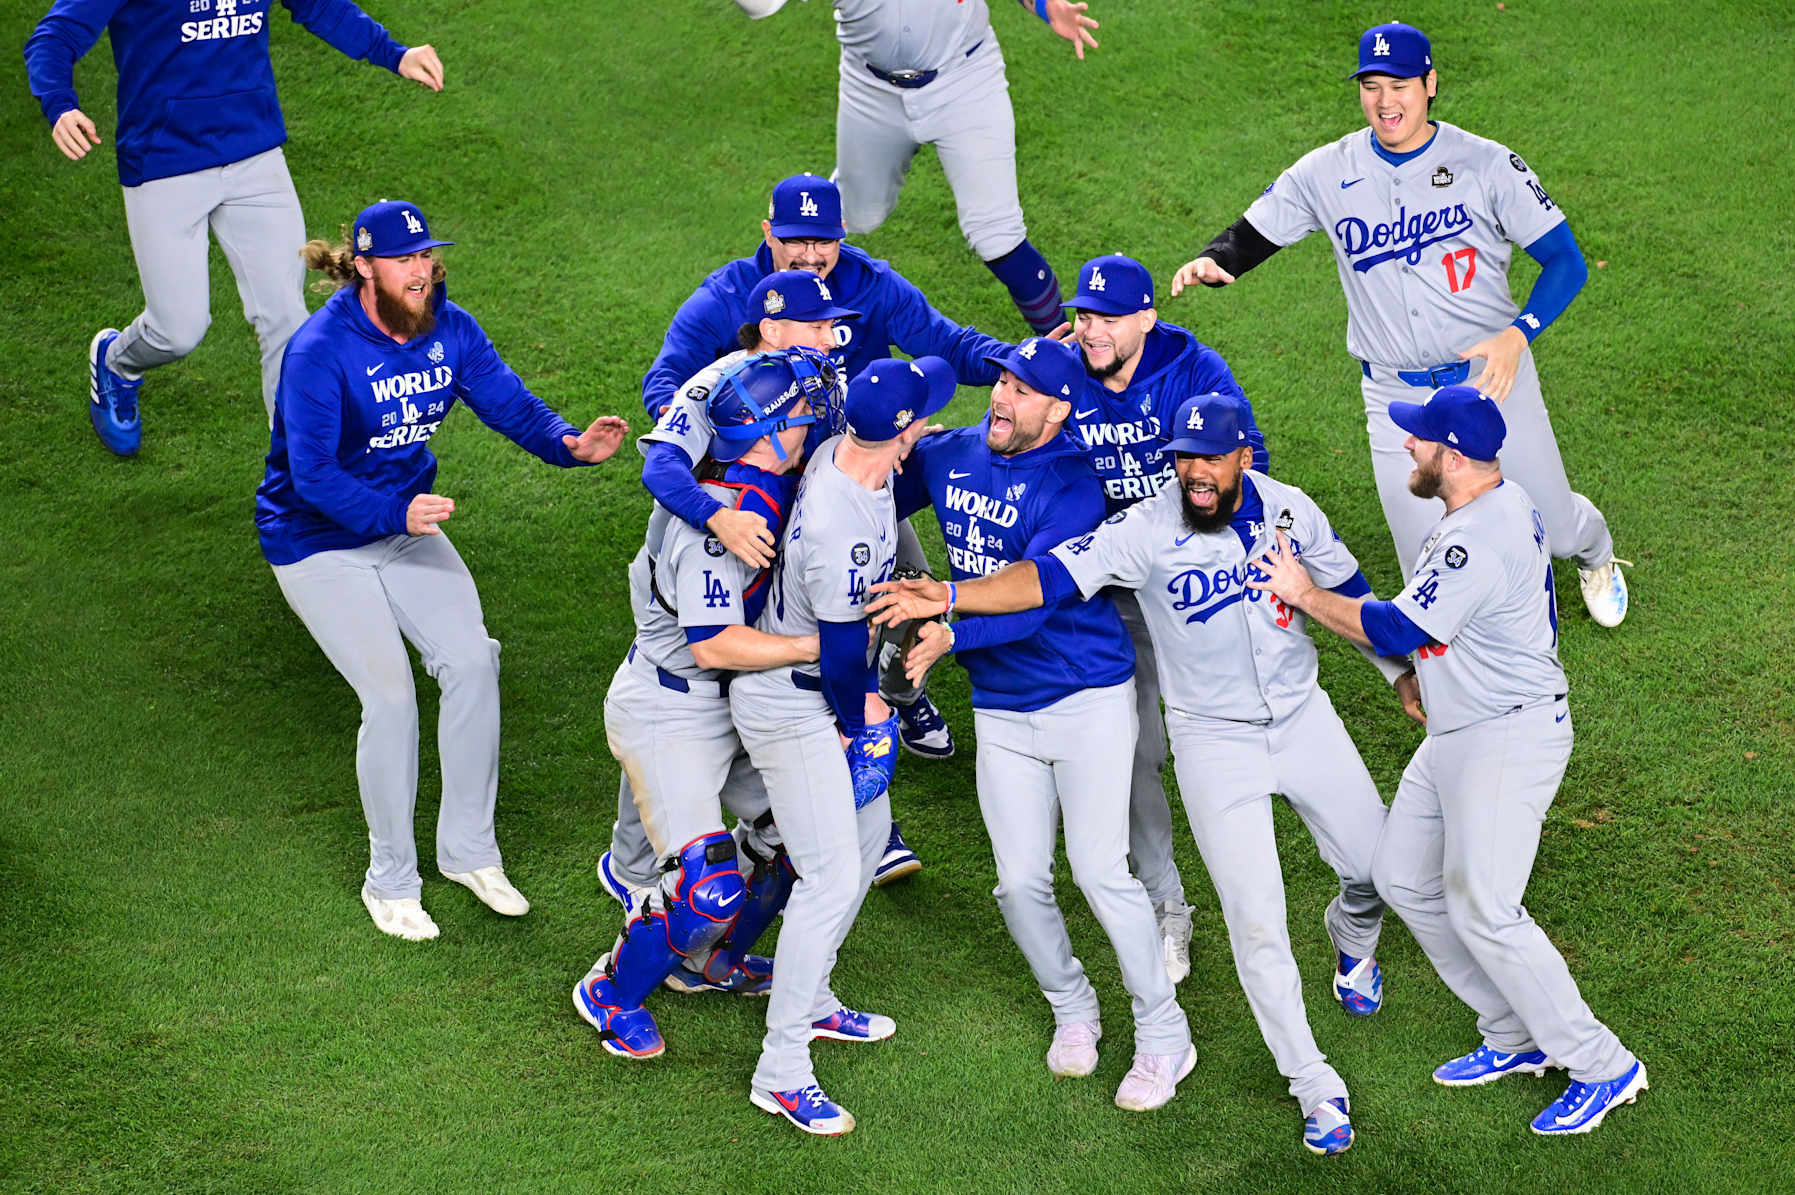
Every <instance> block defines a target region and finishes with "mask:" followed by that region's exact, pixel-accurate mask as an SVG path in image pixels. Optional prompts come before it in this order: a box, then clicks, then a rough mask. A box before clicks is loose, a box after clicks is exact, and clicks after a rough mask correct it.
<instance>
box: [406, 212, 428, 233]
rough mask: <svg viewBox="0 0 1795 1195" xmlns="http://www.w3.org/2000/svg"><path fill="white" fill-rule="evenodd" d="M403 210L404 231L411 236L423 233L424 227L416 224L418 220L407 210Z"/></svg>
mask: <svg viewBox="0 0 1795 1195" xmlns="http://www.w3.org/2000/svg"><path fill="white" fill-rule="evenodd" d="M403 210H404V215H405V231H406V232H409V233H411V234H412V235H413V236H416V235H417V234H418V233H420V232H423V231H424V226H423V225H422V224H419V223H418V218H417V217H416V216H414V215H412V214H411V211H410V210H409V209H403Z"/></svg>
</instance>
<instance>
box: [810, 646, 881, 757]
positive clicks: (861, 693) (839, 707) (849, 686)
mask: <svg viewBox="0 0 1795 1195" xmlns="http://www.w3.org/2000/svg"><path fill="white" fill-rule="evenodd" d="M816 629H817V639H818V642H819V645H820V648H821V651H820V656H821V658H820V661H819V663H820V665H821V668H822V673H823V699H824V700H825V701H827V702H828V703H829V708H830V709H832V710H834V711H835V725H836V726H837V727H838V728H839V729H840V730H841V732H842V733H843V734H845V735H849V736H853V735H856V734H859V733H860V731H861V730H862V729H864V728H865V726H866V695H867V694H868V693H871V692H873V691H874V690H875V689H877V688H878V682H877V680H876V678H875V677H874V674H873V668H872V665H871V664H869V663H868V662H867V658H866V623H865V622H862V621H858V620H856V621H854V622H819V623H817V628H816Z"/></svg>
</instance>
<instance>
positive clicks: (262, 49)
mask: <svg viewBox="0 0 1795 1195" xmlns="http://www.w3.org/2000/svg"><path fill="white" fill-rule="evenodd" d="M283 2H284V3H285V4H286V6H287V9H288V10H289V11H290V12H291V14H292V16H293V19H294V20H295V21H297V22H299V23H300V24H301V25H304V26H305V27H306V28H307V29H309V30H310V31H311V32H312V33H314V34H315V35H317V36H318V37H320V38H322V39H323V40H324V41H326V42H329V43H330V44H331V45H332V46H335V47H336V48H337V49H338V50H340V51H342V52H343V53H344V54H346V55H348V56H349V57H351V58H360V59H365V60H367V61H368V62H371V63H373V64H374V65H376V66H382V67H385V68H386V69H387V70H390V71H394V72H396V73H397V74H399V75H400V76H401V77H403V78H406V79H410V80H412V81H413V82H415V83H418V84H420V85H422V86H424V87H428V88H429V89H430V90H432V91H441V90H442V87H443V64H442V61H441V59H439V58H438V57H437V55H436V51H435V50H434V49H432V48H431V47H429V46H413V47H411V48H409V49H407V48H406V47H405V46H402V45H400V44H399V43H398V42H396V41H394V40H393V39H392V37H390V36H389V35H388V34H387V31H386V30H385V29H383V28H382V27H381V26H380V25H379V24H377V23H376V22H375V21H373V20H371V19H370V18H369V17H368V16H367V15H366V14H365V13H363V12H362V11H361V10H360V9H359V8H357V7H356V6H355V5H354V4H353V3H351V2H350V0H283ZM272 7H273V4H272V0H191V2H190V3H186V4H178V5H176V4H165V3H161V2H160V0H56V3H55V4H54V5H53V6H52V7H51V9H50V11H49V13H48V15H46V16H45V17H44V19H43V20H42V21H40V22H38V25H37V28H36V29H35V30H34V31H33V32H32V34H31V37H30V39H29V40H28V41H27V42H26V43H25V68H26V72H27V74H28V75H29V77H30V81H31V94H32V95H33V96H35V97H37V101H38V104H39V105H40V106H41V107H42V108H43V112H44V118H45V119H46V120H48V121H49V122H50V126H51V127H50V137H51V140H52V141H54V142H55V143H56V148H57V149H59V150H61V151H62V152H63V154H64V155H65V156H67V157H68V158H70V159H71V160H75V161H79V160H80V159H81V158H83V157H86V156H87V152H88V150H90V149H92V148H93V147H95V146H97V145H99V144H100V133H99V129H98V128H97V127H96V126H95V125H94V122H93V121H92V120H91V119H90V118H89V117H88V116H87V114H86V113H85V112H83V111H82V110H81V108H80V105H79V102H78V100H77V99H76V95H75V83H74V71H75V63H76V62H77V61H78V60H80V58H81V57H82V56H83V55H85V54H86V53H87V52H88V51H89V50H90V49H92V48H93V44H94V43H95V42H96V41H98V40H99V38H100V34H101V33H102V32H109V33H110V34H111V35H112V57H113V61H114V62H116V63H117V64H118V134H117V143H118V150H117V153H118V178H119V182H120V183H121V184H123V186H124V192H125V222H126V225H127V226H128V227H129V229H130V232H131V250H132V252H133V253H135V254H136V256H137V276H138V279H139V280H140V282H141V283H142V286H143V297H144V309H143V312H142V313H141V314H140V315H138V317H137V318H136V319H134V320H132V321H131V323H130V324H129V325H127V326H126V328H125V330H124V331H123V332H120V331H119V330H118V329H117V328H102V329H100V331H99V332H97V333H95V335H94V338H93V340H92V342H91V343H90V344H89V345H88V350H87V356H88V400H89V401H88V416H89V418H90V419H91V421H92V423H93V428H94V431H95V432H97V433H98V434H99V437H100V442H101V443H103V444H104V445H105V446H106V447H107V448H109V449H111V450H112V451H113V452H115V453H117V454H118V455H119V456H134V455H136V453H137V449H138V447H139V445H140V444H141V442H142V439H143V420H142V416H141V413H140V412H139V410H138V403H137V390H138V387H139V385H140V384H141V383H142V381H143V375H144V374H145V373H146V372H147V371H149V370H151V369H154V368H155V367H156V366H158V365H166V364H168V363H169V362H170V361H178V360H180V359H181V358H182V357H185V356H186V355H187V354H188V353H190V352H192V351H193V350H194V349H195V348H196V347H197V346H198V345H199V342H200V338H201V337H203V336H204V335H205V334H206V327H207V325H209V324H210V323H211V322H212V300H211V295H210V293H209V290H208V275H207V271H206V229H207V227H208V226H210V228H211V231H212V235H213V237H215V238H216V239H217V241H218V247H219V248H220V249H222V250H223V251H224V256H225V259H226V260H227V261H229V262H230V265H231V272H232V273H233V274H235V275H236V276H237V291H238V293H239V294H240V295H241V296H242V298H243V315H244V318H246V319H247V320H249V322H250V324H251V325H252V326H253V327H254V328H255V330H256V337H257V339H258V340H260V341H261V345H262V402H263V403H264V404H265V405H266V406H267V408H268V418H269V420H270V422H272V421H273V418H274V401H275V393H276V386H277V385H278V383H279V381H280V367H281V354H282V352H283V350H285V349H286V347H287V341H288V340H289V339H291V338H292V336H293V333H294V332H296V331H297V330H298V329H299V325H300V324H302V323H304V322H305V318H306V309H305V296H304V295H303V293H302V291H301V288H302V286H303V284H304V282H305V265H304V263H303V262H302V261H300V258H299V250H300V245H301V244H302V243H303V242H304V241H305V220H304V218H303V217H302V216H301V215H300V214H299V196H298V195H297V194H295V193H294V190H293V180H292V178H291V177H290V176H289V175H288V174H287V160H286V158H285V156H284V155H283V154H282V152H281V148H280V147H281V145H282V144H283V143H284V142H285V141H286V139H287V129H286V125H285V123H284V122H283V121H282V119H281V111H280V100H279V97H278V96H277V95H276V94H275V87H274V70H273V67H272V65H271V64H270V63H269V60H268V17H269V9H271V8H272Z"/></svg>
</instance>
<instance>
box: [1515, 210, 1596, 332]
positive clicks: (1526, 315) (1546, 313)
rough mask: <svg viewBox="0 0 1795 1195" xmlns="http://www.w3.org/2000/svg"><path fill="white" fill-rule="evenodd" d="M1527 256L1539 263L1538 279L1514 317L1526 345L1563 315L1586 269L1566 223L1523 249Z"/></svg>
mask: <svg viewBox="0 0 1795 1195" xmlns="http://www.w3.org/2000/svg"><path fill="white" fill-rule="evenodd" d="M1527 255H1528V256H1529V257H1531V258H1533V260H1534V261H1537V262H1539V264H1540V271H1539V277H1538V278H1536V279H1534V282H1533V290H1532V291H1531V292H1529V293H1528V295H1527V305H1526V306H1525V307H1523V308H1521V314H1520V315H1518V316H1516V317H1515V327H1517V328H1519V329H1520V330H1521V333H1522V335H1524V336H1526V337H1527V342H1528V343H1529V344H1531V343H1533V340H1534V338H1535V337H1537V336H1538V335H1539V334H1540V333H1541V332H1544V331H1545V330H1546V329H1547V328H1548V327H1550V326H1551V324H1552V321H1553V320H1555V319H1557V318H1558V317H1559V316H1561V315H1563V314H1564V309H1565V308H1566V307H1569V306H1570V305H1571V300H1572V299H1574V298H1576V297H1577V292H1578V291H1580V290H1582V289H1583V284H1584V283H1585V282H1588V281H1589V266H1588V265H1586V264H1585V263H1584V261H1583V250H1581V249H1579V248H1578V247H1577V238H1576V237H1574V236H1572V235H1571V226H1570V224H1569V223H1564V224H1560V225H1559V226H1558V227H1556V228H1554V229H1553V230H1552V231H1551V232H1548V233H1547V234H1546V235H1545V236H1543V237H1540V238H1539V239H1538V240H1536V241H1534V242H1533V244H1531V245H1529V246H1527Z"/></svg>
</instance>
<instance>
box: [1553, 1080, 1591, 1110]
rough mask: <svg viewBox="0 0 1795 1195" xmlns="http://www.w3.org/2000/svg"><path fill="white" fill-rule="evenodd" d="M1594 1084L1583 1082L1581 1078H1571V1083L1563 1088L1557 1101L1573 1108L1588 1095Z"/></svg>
mask: <svg viewBox="0 0 1795 1195" xmlns="http://www.w3.org/2000/svg"><path fill="white" fill-rule="evenodd" d="M1595 1086H1596V1084H1594V1083H1585V1082H1583V1081H1582V1080H1581V1079H1572V1080H1571V1085H1570V1086H1569V1087H1567V1088H1565V1089H1564V1094H1563V1095H1561V1096H1559V1097H1558V1102H1559V1103H1560V1104H1562V1105H1564V1106H1565V1107H1566V1108H1575V1107H1576V1106H1577V1105H1578V1104H1581V1103H1582V1102H1583V1101H1584V1099H1585V1098H1586V1097H1587V1096H1588V1095H1589V1092H1590V1089H1591V1088H1593V1087H1595Z"/></svg>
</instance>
